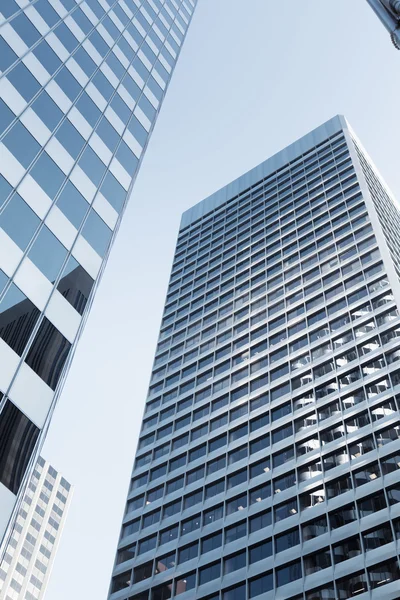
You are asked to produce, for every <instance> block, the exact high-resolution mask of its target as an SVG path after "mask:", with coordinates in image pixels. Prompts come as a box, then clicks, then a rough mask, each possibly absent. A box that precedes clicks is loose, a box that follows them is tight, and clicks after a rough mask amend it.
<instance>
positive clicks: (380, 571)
mask: <svg viewBox="0 0 400 600" xmlns="http://www.w3.org/2000/svg"><path fill="white" fill-rule="evenodd" d="M368 577H369V581H370V584H371V588H372V589H376V588H378V587H381V586H383V585H386V584H387V583H390V582H391V581H397V580H398V579H400V569H399V565H398V562H397V560H387V561H385V562H384V563H381V564H379V565H374V566H373V567H370V568H369V569H368Z"/></svg>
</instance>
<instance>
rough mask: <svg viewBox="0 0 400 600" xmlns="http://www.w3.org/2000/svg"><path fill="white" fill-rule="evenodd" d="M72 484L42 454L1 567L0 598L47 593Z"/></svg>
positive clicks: (20, 599)
mask: <svg viewBox="0 0 400 600" xmlns="http://www.w3.org/2000/svg"><path fill="white" fill-rule="evenodd" d="M71 496H72V487H71V485H70V484H69V483H68V481H66V480H65V479H64V477H62V475H60V473H57V471H56V470H55V469H53V467H52V466H51V465H50V464H49V463H48V462H47V461H45V460H44V459H43V458H42V457H39V459H38V462H37V465H36V468H35V470H34V472H33V475H32V478H31V480H30V482H29V485H28V487H27V489H26V493H25V496H24V498H23V501H22V504H21V508H20V510H19V513H18V517H17V519H16V523H15V526H14V529H13V532H12V535H11V538H10V540H9V542H8V545H7V547H6V552H5V556H4V560H3V562H2V565H1V568H0V600H40V599H42V598H43V597H44V594H45V591H46V585H47V581H48V579H49V576H50V572H51V568H52V565H53V561H54V557H55V554H56V551H57V546H58V543H59V541H60V537H61V532H62V530H63V526H64V522H65V519H66V516H67V511H68V508H69V503H70V501H71Z"/></svg>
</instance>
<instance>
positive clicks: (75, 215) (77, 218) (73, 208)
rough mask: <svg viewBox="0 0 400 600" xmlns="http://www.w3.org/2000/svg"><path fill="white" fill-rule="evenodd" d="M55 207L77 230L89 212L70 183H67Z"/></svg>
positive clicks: (81, 197)
mask: <svg viewBox="0 0 400 600" xmlns="http://www.w3.org/2000/svg"><path fill="white" fill-rule="evenodd" d="M56 205H57V206H58V208H59V209H60V210H61V211H62V212H63V213H64V215H65V216H66V217H67V219H69V220H70V221H71V223H72V224H73V225H74V226H75V227H76V228H77V229H79V228H80V226H81V225H82V222H83V219H84V217H85V215H86V213H87V211H88V210H89V204H88V203H87V201H86V200H85V198H84V197H83V196H82V194H81V193H80V192H78V190H77V189H76V187H75V186H74V185H73V184H72V183H71V181H67V184H66V186H65V187H64V189H63V191H62V192H61V194H60V196H59V198H58V200H57V203H56Z"/></svg>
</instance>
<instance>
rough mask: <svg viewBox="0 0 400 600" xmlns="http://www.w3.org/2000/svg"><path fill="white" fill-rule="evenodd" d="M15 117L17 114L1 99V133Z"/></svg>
mask: <svg viewBox="0 0 400 600" xmlns="http://www.w3.org/2000/svg"><path fill="white" fill-rule="evenodd" d="M14 119H15V115H14V113H13V112H12V110H10V109H9V108H8V106H7V104H5V102H3V100H0V135H1V134H2V133H3V132H4V131H5V130H6V129H7V127H9V125H11V123H12V122H13V120H14Z"/></svg>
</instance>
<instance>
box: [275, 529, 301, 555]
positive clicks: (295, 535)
mask: <svg viewBox="0 0 400 600" xmlns="http://www.w3.org/2000/svg"><path fill="white" fill-rule="evenodd" d="M297 544H300V535H299V530H298V529H297V528H296V529H292V530H291V531H288V532H287V533H284V534H282V535H278V536H277V537H276V538H275V552H277V553H278V552H283V551H284V550H288V549H289V548H293V547H294V546H297Z"/></svg>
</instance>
